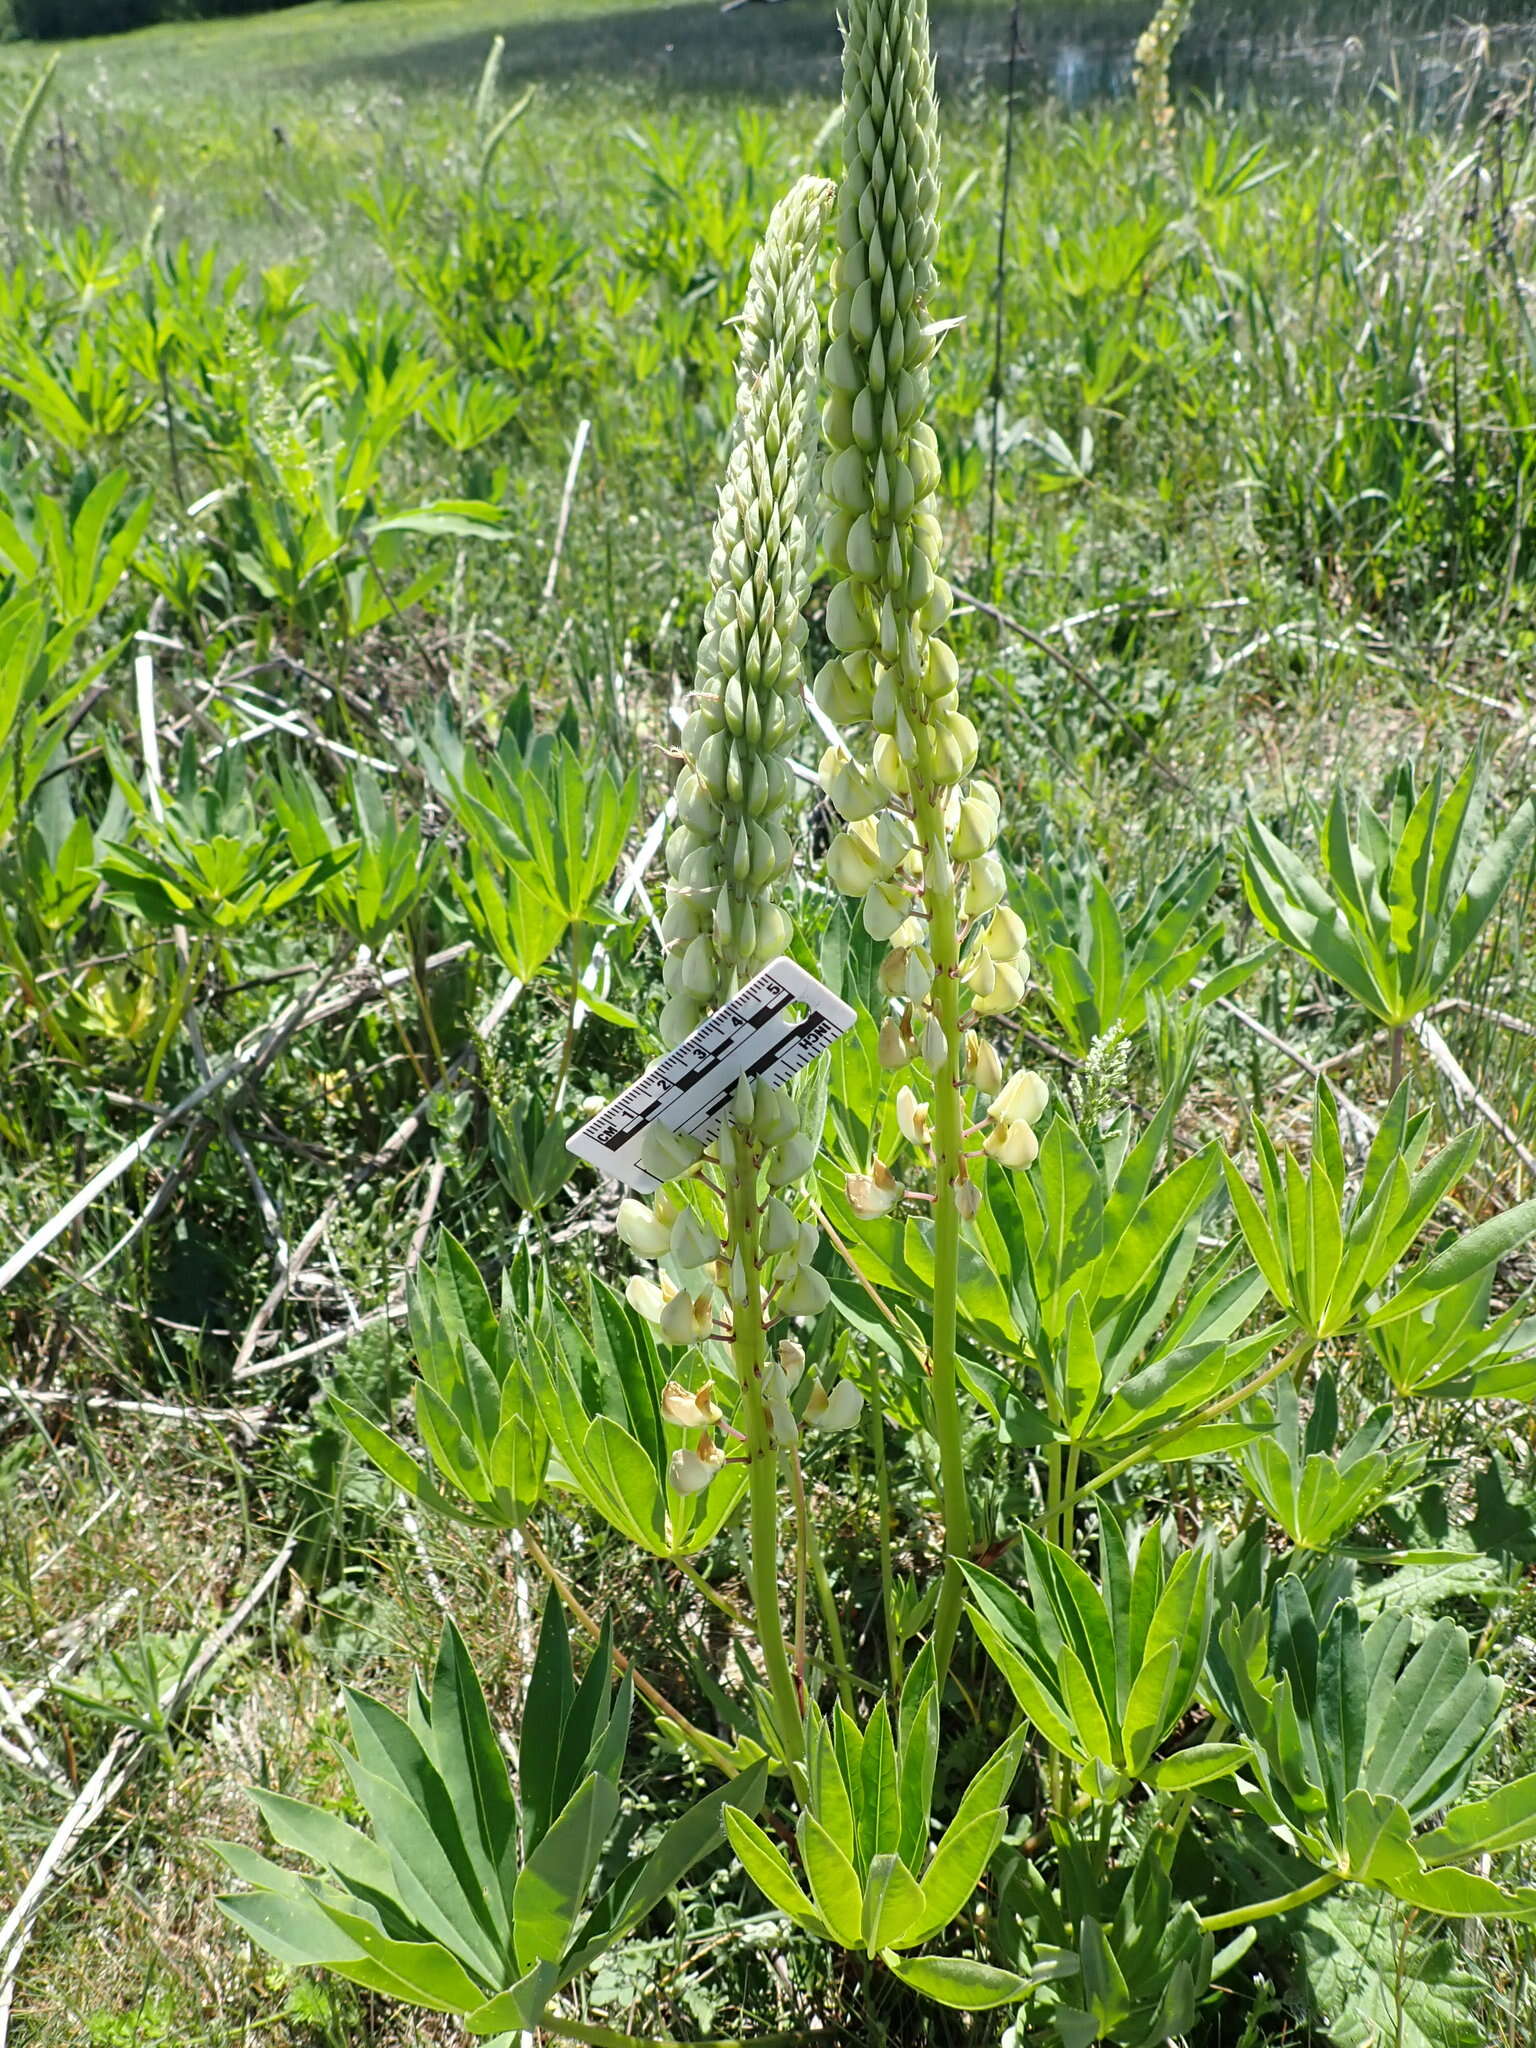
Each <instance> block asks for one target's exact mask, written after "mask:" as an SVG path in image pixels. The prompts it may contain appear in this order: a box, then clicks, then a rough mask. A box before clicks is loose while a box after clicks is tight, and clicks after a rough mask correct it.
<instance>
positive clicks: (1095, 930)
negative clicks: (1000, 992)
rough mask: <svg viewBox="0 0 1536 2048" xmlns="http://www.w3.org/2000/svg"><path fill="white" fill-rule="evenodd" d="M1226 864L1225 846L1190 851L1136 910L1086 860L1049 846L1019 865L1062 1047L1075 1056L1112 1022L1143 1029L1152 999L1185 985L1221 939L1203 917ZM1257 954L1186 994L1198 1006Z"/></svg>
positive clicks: (1231, 983)
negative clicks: (1036, 861) (1034, 860)
mask: <svg viewBox="0 0 1536 2048" xmlns="http://www.w3.org/2000/svg"><path fill="white" fill-rule="evenodd" d="M1225 866H1226V852H1225V849H1224V848H1221V847H1218V848H1217V849H1216V850H1215V851H1214V852H1212V853H1208V854H1206V855H1204V856H1203V857H1196V856H1193V855H1192V856H1191V857H1190V858H1189V859H1188V860H1186V861H1184V862H1182V863H1181V864H1180V866H1179V867H1178V868H1176V869H1175V870H1174V871H1173V873H1171V874H1169V875H1165V876H1164V877H1163V878H1162V879H1161V880H1160V881H1159V882H1157V883H1155V884H1154V886H1153V887H1152V889H1151V890H1150V892H1149V893H1148V896H1147V901H1146V902H1145V904H1144V905H1143V906H1142V907H1141V909H1139V910H1137V911H1135V912H1134V914H1132V912H1131V910H1130V906H1129V904H1128V903H1127V902H1126V901H1125V900H1124V899H1123V898H1122V899H1121V900H1118V901H1117V900H1116V898H1114V897H1113V896H1111V894H1110V892H1109V890H1108V888H1107V887H1106V885H1105V882H1104V878H1103V876H1102V874H1100V873H1099V872H1098V870H1097V869H1096V868H1095V867H1094V866H1093V865H1092V864H1091V863H1090V862H1088V861H1087V860H1085V859H1084V858H1083V857H1082V856H1079V857H1078V858H1076V859H1073V860H1068V859H1065V858H1063V857H1062V856H1061V855H1059V854H1056V853H1054V852H1053V850H1052V849H1051V848H1049V847H1048V848H1047V849H1046V853H1045V858H1044V859H1043V860H1042V861H1041V863H1040V865H1039V866H1037V867H1030V868H1027V869H1026V870H1025V871H1024V873H1023V874H1022V875H1021V877H1020V883H1019V886H1020V894H1021V898H1022V902H1023V906H1024V921H1025V923H1026V924H1027V926H1028V927H1029V935H1030V941H1031V949H1032V957H1033V960H1034V965H1035V971H1036V973H1037V975H1038V976H1039V977H1040V991H1041V994H1042V995H1043V997H1044V999H1045V1001H1046V1003H1047V1004H1048V1005H1049V1007H1050V1011H1051V1016H1052V1018H1053V1020H1054V1022H1055V1025H1056V1028H1057V1030H1058V1031H1059V1032H1060V1033H1061V1039H1062V1044H1063V1045H1064V1047H1065V1048H1066V1050H1067V1051H1068V1052H1071V1053H1075V1054H1076V1055H1077V1056H1078V1058H1080V1059H1081V1058H1083V1057H1085V1056H1086V1054H1087V1052H1088V1050H1089V1048H1090V1046H1092V1044H1093V1043H1094V1041H1095V1040H1096V1039H1100V1038H1104V1037H1105V1036H1107V1035H1108V1033H1110V1032H1111V1031H1114V1030H1115V1029H1116V1028H1118V1029H1119V1030H1121V1031H1123V1032H1125V1033H1126V1034H1127V1035H1129V1034H1130V1033H1132V1032H1135V1031H1139V1030H1140V1029H1141V1027H1142V1025H1143V1024H1144V1023H1145V1022H1146V1021H1147V1017H1148V1013H1149V1007H1150V1006H1151V1005H1153V1004H1155V1003H1157V1002H1158V1001H1165V1002H1166V1001H1168V1000H1169V999H1171V998H1172V997H1174V996H1175V995H1180V994H1182V993H1183V992H1184V991H1185V990H1186V989H1187V988H1188V986H1189V983H1190V981H1191V979H1192V977H1194V976H1195V975H1197V974H1198V973H1199V972H1200V970H1201V968H1202V967H1203V966H1204V965H1205V963H1206V960H1207V957H1208V955H1209V954H1210V952H1211V951H1212V949H1213V948H1214V947H1215V946H1216V945H1217V944H1218V943H1219V941H1220V939H1221V937H1222V924H1221V921H1220V919H1219V918H1212V919H1211V920H1210V921H1209V922H1208V923H1202V918H1203V917H1204V915H1205V913H1206V911H1207V910H1208V908H1209V905H1210V902H1211V898H1212V897H1213V896H1214V895H1215V893H1216V891H1217V889H1218V887H1219V886H1220V884H1221V879H1222V872H1223V870H1224V868H1225ZM1261 958H1262V956H1261V955H1258V954H1255V955H1253V956H1251V957H1250V958H1248V959H1245V960H1240V961H1234V962H1232V963H1231V964H1230V965H1229V966H1227V967H1224V968H1222V969H1221V970H1220V971H1219V972H1217V973H1215V974H1212V975H1209V976H1208V977H1207V978H1206V980H1205V981H1204V983H1203V985H1202V986H1201V988H1200V989H1199V990H1198V991H1197V992H1196V993H1195V994H1194V995H1193V997H1192V998H1187V999H1186V1000H1190V1001H1192V1003H1193V1007H1194V1008H1195V1009H1197V1010H1198V1009H1203V1008H1204V1007H1205V1006H1206V1005H1207V1004H1208V1003H1212V1002H1214V1001H1215V1000H1216V998H1217V997H1218V996H1223V995H1231V994H1232V992H1233V991H1234V990H1235V989H1238V988H1240V987H1241V986H1242V984H1243V983H1244V982H1245V981H1246V980H1247V979H1248V978H1249V976H1250V975H1251V974H1252V973H1253V972H1254V970H1255V969H1256V968H1257V966H1258V965H1259V961H1260V959H1261Z"/></svg>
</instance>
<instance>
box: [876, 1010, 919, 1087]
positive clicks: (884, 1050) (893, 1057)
mask: <svg viewBox="0 0 1536 2048" xmlns="http://www.w3.org/2000/svg"><path fill="white" fill-rule="evenodd" d="M876 1052H877V1057H878V1059H879V1061H880V1064H881V1066H882V1067H884V1069H885V1071H886V1072H887V1073H888V1074H896V1073H899V1072H900V1071H901V1069H902V1068H903V1067H904V1066H905V1065H906V1064H907V1062H908V1060H910V1059H911V1057H912V1047H911V1046H910V1044H909V1043H908V1042H907V1040H906V1038H905V1037H903V1035H902V1029H901V1026H900V1024H898V1023H897V1021H896V1019H895V1018H894V1017H885V1018H883V1019H882V1020H881V1024H880V1041H879V1045H878V1047H877V1048H876Z"/></svg>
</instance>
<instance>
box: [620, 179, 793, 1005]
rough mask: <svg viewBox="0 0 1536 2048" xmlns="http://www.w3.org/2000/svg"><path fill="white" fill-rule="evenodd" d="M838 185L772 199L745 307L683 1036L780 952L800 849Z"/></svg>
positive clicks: (714, 593)
mask: <svg viewBox="0 0 1536 2048" xmlns="http://www.w3.org/2000/svg"><path fill="white" fill-rule="evenodd" d="M833 196H834V188H833V186H832V185H831V183H830V182H829V181H828V180H827V179H825V178H802V179H801V180H800V182H799V183H798V184H797V185H795V186H794V187H793V188H792V189H791V191H790V192H789V193H788V194H786V196H785V197H784V198H783V199H782V200H781V201H780V202H779V204H778V206H776V207H775V208H774V211H773V216H772V218H771V219H770V221H769V223H768V232H767V234H766V235H765V236H764V238H763V241H762V244H761V246H760V247H759V249H758V251H757V253H756V255H755V256H754V258H753V260H752V271H751V279H750V282H749V284H748V288H747V303H746V308H745V311H744V312H743V314H742V322H741V328H742V342H741V380H740V386H739V390H738V396H737V409H736V430H735V437H734V439H733V442H732V446H731V453H730V459H729V462H728V465H727V468H726V474H725V481H724V483H723V484H722V485H721V487H720V501H719V510H718V512H717V514H716V518H715V534H714V552H713V555H712V557H711V560H710V567H709V580H710V588H711V596H710V601H709V608H708V611H707V613H706V615H705V627H704V637H703V640H702V642H701V644H700V647H699V656H698V665H697V669H696V681H695V694H694V701H693V708H692V710H691V712H690V714H689V717H688V720H687V723H686V725H685V726H684V728H683V745H682V751H683V768H682V770H681V772H680V774H679V775H678V779H677V790H676V803H677V823H676V825H675V826H674V827H673V829H672V832H671V834H670V836H669V838H668V840H667V875H668V883H667V913H666V918H665V921H664V923H663V926H662V932H663V937H664V939H665V942H666V948H667V954H666V963H665V966H664V968H663V978H664V981H665V986H666V991H667V998H668V1000H667V1004H666V1007H665V1009H664V1010H663V1011H662V1016H661V1035H662V1038H663V1039H664V1040H665V1042H666V1043H667V1044H668V1045H677V1044H679V1043H680V1042H681V1040H683V1039H684V1038H686V1037H687V1036H688V1034H689V1032H690V1031H692V1030H693V1029H694V1028H695V1026H696V1025H698V1024H700V1023H702V1021H703V1020H704V1018H705V1017H707V1016H708V1015H709V1013H710V1012H711V1011H712V1010H714V1009H718V1008H719V1006H720V1004H722V1003H724V1002H727V1001H728V1000H729V999H730V997H731V996H733V995H734V994H735V993H736V991H737V989H738V988H740V987H741V985H742V984H743V983H744V982H747V981H750V980H751V978H752V976H753V975H754V974H755V973H756V972H757V971H758V969H759V968H761V967H764V966H766V965H767V963H768V962H769V961H770V960H771V959H773V958H774V956H775V955H776V954H778V953H781V952H783V950H784V947H785V944H786V942H787V941H788V938H789V920H788V918H787V917H786V915H785V913H784V911H783V909H782V907H781V906H780V905H779V904H778V903H777V902H776V901H775V900H774V898H775V891H776V889H777V886H778V885H779V884H780V883H781V882H782V881H783V878H784V876H785V874H786V873H787V872H788V869H789V866H790V861H791V858H792V848H791V845H790V840H789V835H788V833H787V832H786V831H785V829H784V814H785V810H786V806H787V804H788V801H789V794H790V771H789V751H790V747H791V745H792V743H793V741H794V739H795V736H796V734H797V732H798V730H799V726H800V721H801V718H802V715H803V712H802V706H801V686H802V675H803V667H802V655H801V650H802V649H803V647H804V645H805V637H806V629H805V622H804V620H803V619H802V617H801V606H802V605H803V604H804V602H805V595H806V591H807V589H808V587H809V581H810V545H809V536H808V534H807V531H806V518H805V506H806V498H807V495H808V490H809V484H810V476H811V457H812V452H813V449H814V445H815V392H816V365H817V350H818V345H819V342H820V323H819V321H818V319H817V313H816V302H815V298H814V295H813V282H814V276H815V269H816V260H817V252H818V250H819V248H820V244H821V237H822V232H823V230H824V228H825V226H826V220H827V215H828V213H829V212H830V211H831V206H832V200H833Z"/></svg>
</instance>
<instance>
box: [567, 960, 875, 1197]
mask: <svg viewBox="0 0 1536 2048" xmlns="http://www.w3.org/2000/svg"><path fill="white" fill-rule="evenodd" d="M853 1016H854V1013H853V1011H852V1010H851V1009H850V1008H849V1007H848V1005H847V1004H846V1003H845V1002H843V1001H841V1000H840V999H839V998H838V997H837V996H835V995H833V993H832V991H831V989H829V988H824V987H823V986H822V984H821V983H820V982H819V981H818V980H817V979H816V977H815V975H814V974H807V973H806V971H805V969H804V968H803V967H797V966H796V965H795V963H794V961H793V960H784V959H779V960H774V961H771V962H770V963H769V965H768V966H767V967H765V968H764V969H763V971H762V973H761V974H759V975H756V976H755V977H754V978H753V979H752V980H751V981H749V982H748V983H747V985H746V987H745V988H744V989H742V990H741V991H740V992H739V993H738V994H736V995H734V996H732V998H731V1000H730V1001H729V1002H728V1003H727V1004H725V1006H724V1007H723V1008H722V1009H719V1010H716V1012H715V1014H714V1015H713V1016H712V1017H707V1018H706V1019H705V1020H704V1022H703V1023H702V1024H701V1025H700V1026H699V1028H698V1030H697V1031H695V1032H693V1033H691V1034H690V1036H689V1037H687V1038H685V1039H684V1040H683V1042H682V1044H681V1045H680V1046H678V1047H677V1049H676V1050H675V1051H674V1052H669V1053H668V1054H667V1056H666V1058H665V1059H662V1060H658V1061H657V1062H656V1064H655V1066H654V1067H651V1068H649V1069H648V1070H647V1071H646V1072H645V1073H644V1074H642V1075H641V1076H640V1079H639V1080H638V1081H636V1082H634V1083H633V1084H632V1085H631V1086H630V1087H628V1088H626V1089H625V1090H624V1093H623V1094H622V1095H619V1096H616V1097H615V1098H614V1100H613V1101H612V1102H610V1103H609V1105H608V1107H607V1108H606V1109H604V1110H602V1111H600V1112H599V1114H598V1115H597V1116H595V1117H593V1119H592V1121H591V1122H590V1123H589V1124H584V1125H583V1126H582V1128H581V1129H580V1130H579V1131H577V1132H576V1133H575V1135H574V1136H573V1137H572V1138H571V1139H570V1140H569V1141H568V1142H569V1146H570V1149H571V1151H572V1152H574V1153H575V1154H576V1157H577V1158H578V1159H585V1160H587V1161H588V1162H589V1163H590V1164H591V1165H593V1166H595V1167H598V1168H599V1169H600V1170H601V1171H602V1172H603V1173H607V1174H611V1175H612V1176H613V1178H614V1179H615V1180H621V1181H623V1182H624V1183H625V1184H626V1186H628V1187H632V1188H637V1189H639V1191H640V1192H641V1193H642V1194H650V1193H651V1192H652V1191H653V1190H654V1189H656V1188H658V1187H660V1186H661V1182H660V1181H659V1180H657V1178H656V1176H655V1175H654V1174H652V1173H647V1172H646V1170H645V1168H644V1167H643V1166H642V1165H641V1164H640V1148H641V1146H642V1145H643V1144H644V1143H645V1134H646V1132H647V1131H648V1130H649V1129H650V1128H651V1126H652V1125H653V1124H660V1125H661V1127H662V1128H663V1130H668V1131H672V1132H675V1133H679V1134H683V1135H686V1136H688V1137H690V1138H697V1139H698V1141H699V1143H700V1144H701V1145H707V1144H708V1142H709V1140H710V1139H711V1138H712V1137H713V1136H714V1135H715V1132H716V1131H717V1130H718V1129H719V1128H720V1125H721V1123H722V1122H723V1121H724V1118H725V1113H726V1111H727V1110H728V1109H729V1108H730V1105H731V1097H732V1096H733V1095H734V1094H735V1092H736V1083H737V1082H738V1081H739V1080H740V1079H741V1077H742V1075H743V1074H745V1075H746V1076H747V1077H748V1078H749V1079H750V1080H753V1081H787V1080H788V1079H789V1077H790V1075H791V1074H798V1073H799V1071H800V1069H801V1068H802V1067H808V1066H809V1065H810V1063H811V1061H812V1060H814V1059H816V1058H817V1057H818V1056H819V1055H820V1054H822V1053H824V1052H825V1051H826V1050H827V1049H828V1047H829V1046H831V1045H832V1044H834V1043H835V1041H836V1040H837V1039H839V1038H841V1037H842V1035H843V1033H844V1032H845V1031H847V1030H848V1029H849V1027H850V1026H851V1025H852V1023H853Z"/></svg>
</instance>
